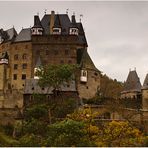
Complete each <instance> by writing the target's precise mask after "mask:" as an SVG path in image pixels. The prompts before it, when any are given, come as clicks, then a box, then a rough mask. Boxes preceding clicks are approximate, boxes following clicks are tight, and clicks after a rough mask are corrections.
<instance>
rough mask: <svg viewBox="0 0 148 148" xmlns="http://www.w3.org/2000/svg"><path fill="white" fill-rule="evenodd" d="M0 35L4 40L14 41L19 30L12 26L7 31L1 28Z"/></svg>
mask: <svg viewBox="0 0 148 148" xmlns="http://www.w3.org/2000/svg"><path fill="white" fill-rule="evenodd" d="M0 36H1V38H2V39H3V41H4V42H7V41H13V39H14V38H15V37H16V36H17V32H16V30H15V29H14V28H10V29H8V30H6V31H4V30H3V29H0Z"/></svg>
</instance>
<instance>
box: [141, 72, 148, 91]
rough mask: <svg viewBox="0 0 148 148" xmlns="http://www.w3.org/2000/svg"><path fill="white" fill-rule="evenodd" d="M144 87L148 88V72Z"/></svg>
mask: <svg viewBox="0 0 148 148" xmlns="http://www.w3.org/2000/svg"><path fill="white" fill-rule="evenodd" d="M142 88H143V89H148V74H147V75H146V77H145V80H144V83H143V87H142Z"/></svg>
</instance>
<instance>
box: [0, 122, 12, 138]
mask: <svg viewBox="0 0 148 148" xmlns="http://www.w3.org/2000/svg"><path fill="white" fill-rule="evenodd" d="M2 128H3V129H4V132H5V134H6V135H9V136H12V134H13V129H14V126H13V125H12V124H10V123H8V124H6V125H3V126H2Z"/></svg>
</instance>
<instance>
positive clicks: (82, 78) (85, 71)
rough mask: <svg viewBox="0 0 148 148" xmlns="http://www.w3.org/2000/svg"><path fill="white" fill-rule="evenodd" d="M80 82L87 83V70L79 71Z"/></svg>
mask: <svg viewBox="0 0 148 148" xmlns="http://www.w3.org/2000/svg"><path fill="white" fill-rule="evenodd" d="M80 80H81V82H87V70H81V77H80Z"/></svg>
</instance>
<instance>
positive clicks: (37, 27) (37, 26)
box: [31, 15, 43, 35]
mask: <svg viewBox="0 0 148 148" xmlns="http://www.w3.org/2000/svg"><path fill="white" fill-rule="evenodd" d="M31 32H32V35H42V34H43V27H42V24H41V21H40V18H39V16H38V15H35V16H34V26H33V27H32V28H31Z"/></svg>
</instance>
